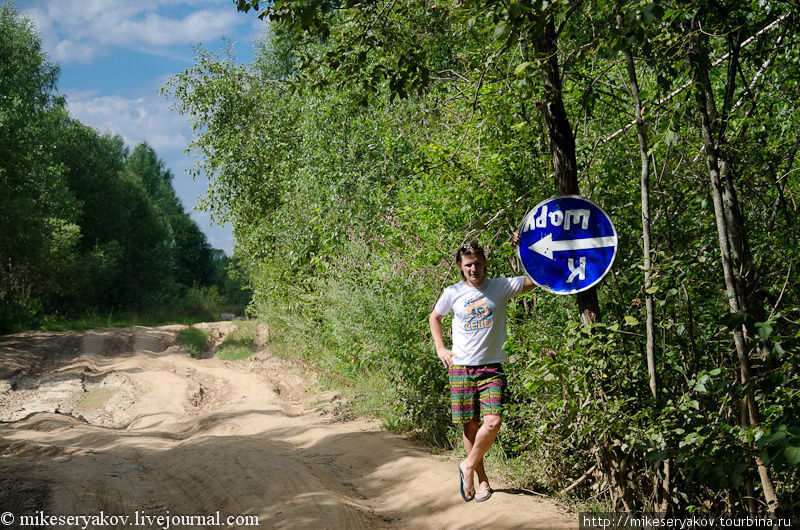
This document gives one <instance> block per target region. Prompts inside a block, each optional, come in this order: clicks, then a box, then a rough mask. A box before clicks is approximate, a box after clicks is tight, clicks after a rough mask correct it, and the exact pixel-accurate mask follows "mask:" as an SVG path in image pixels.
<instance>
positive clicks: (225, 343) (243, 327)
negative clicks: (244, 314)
mask: <svg viewBox="0 0 800 530" xmlns="http://www.w3.org/2000/svg"><path fill="white" fill-rule="evenodd" d="M257 331H258V323H257V322H256V321H255V320H247V321H245V320H239V321H237V322H236V329H234V330H233V331H231V332H230V333H228V334H227V335H226V336H225V338H224V339H223V340H222V343H221V344H220V345H219V348H217V357H219V358H220V359H222V360H225V361H243V360H245V359H247V358H249V357H250V356H251V355H252V354H253V351H254V347H255V343H256V334H257Z"/></svg>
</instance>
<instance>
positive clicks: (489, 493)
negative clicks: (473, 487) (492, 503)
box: [473, 487, 494, 502]
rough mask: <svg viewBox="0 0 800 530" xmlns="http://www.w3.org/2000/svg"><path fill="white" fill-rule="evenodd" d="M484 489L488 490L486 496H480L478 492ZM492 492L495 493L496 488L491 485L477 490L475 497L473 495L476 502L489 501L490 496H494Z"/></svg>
mask: <svg viewBox="0 0 800 530" xmlns="http://www.w3.org/2000/svg"><path fill="white" fill-rule="evenodd" d="M484 491H485V492H486V496H485V497H478V493H482V492H484ZM492 493H494V490H493V489H492V488H491V487H488V488H483V489H480V490H478V491H476V492H475V497H473V498H474V499H475V502H483V501H488V500H489V497H491V496H492Z"/></svg>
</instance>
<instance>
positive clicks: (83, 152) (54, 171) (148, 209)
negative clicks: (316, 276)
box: [0, 4, 246, 332]
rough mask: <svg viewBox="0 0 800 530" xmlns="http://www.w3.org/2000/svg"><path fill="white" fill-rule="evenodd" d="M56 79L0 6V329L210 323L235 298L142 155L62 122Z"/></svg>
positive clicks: (151, 157)
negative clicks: (140, 320)
mask: <svg viewBox="0 0 800 530" xmlns="http://www.w3.org/2000/svg"><path fill="white" fill-rule="evenodd" d="M58 74H59V69H58V65H56V64H52V63H51V62H49V61H48V59H47V57H46V54H45V53H44V52H43V50H42V46H41V41H40V39H39V36H38V35H37V34H36V31H35V29H34V28H33V27H32V24H31V22H30V21H29V20H27V19H25V18H23V17H21V16H20V14H19V13H18V12H17V11H16V9H15V8H14V7H13V5H12V4H4V5H3V6H0V186H1V187H2V190H3V200H2V203H1V204H0V263H2V272H0V332H8V331H15V330H20V329H31V328H36V327H41V326H52V325H58V323H59V322H65V321H69V320H70V319H75V318H80V317H84V316H86V315H101V314H111V313H114V312H115V311H116V312H131V311H133V312H136V313H141V314H152V315H156V316H158V317H159V318H165V317H166V318H176V317H177V316H178V315H180V316H182V317H188V318H199V319H204V320H207V319H215V320H216V319H218V318H219V311H220V310H221V308H222V307H223V306H224V305H226V304H227V305H231V304H234V305H235V304H236V303H240V304H241V303H246V294H245V295H243V293H242V291H241V289H240V286H239V285H238V284H237V282H236V281H235V280H232V279H230V278H229V277H228V273H227V268H228V267H229V266H230V265H232V262H231V260H230V258H228V257H227V256H225V255H224V253H223V252H222V251H221V250H217V249H214V248H211V246H210V245H209V243H208V241H207V240H206V236H205V235H204V234H203V233H202V232H201V231H200V229H199V227H198V226H197V224H196V223H195V222H194V221H193V220H192V219H191V217H189V215H188V213H187V212H186V211H185V210H184V207H183V205H182V204H181V202H180V199H179V198H178V197H177V196H176V194H175V190H174V188H173V186H172V179H173V175H172V172H171V171H170V170H169V169H168V168H166V167H165V165H164V162H163V161H162V160H161V159H159V157H158V155H157V154H156V152H155V151H154V150H153V148H152V147H151V146H149V145H148V144H146V143H141V144H139V145H137V146H135V147H134V148H133V149H130V148H129V147H128V146H126V145H125V144H124V142H123V140H122V138H121V137H119V136H117V135H112V134H108V133H100V132H98V131H97V130H95V129H93V128H91V127H89V126H86V125H84V124H82V123H81V122H80V121H78V120H76V119H74V118H72V117H70V116H69V113H68V111H67V108H66V102H65V100H64V98H63V97H62V96H59V95H58V92H57V88H56V83H57V80H58ZM243 296H244V297H245V300H244V302H242V298H243Z"/></svg>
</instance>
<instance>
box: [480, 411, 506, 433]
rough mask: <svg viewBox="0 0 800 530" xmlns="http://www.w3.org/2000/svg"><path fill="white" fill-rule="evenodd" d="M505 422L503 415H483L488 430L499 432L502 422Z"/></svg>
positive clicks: (484, 424)
mask: <svg viewBox="0 0 800 530" xmlns="http://www.w3.org/2000/svg"><path fill="white" fill-rule="evenodd" d="M501 423H503V418H502V417H501V416H496V415H494V414H487V415H486V416H484V417H483V426H484V428H485V429H486V430H488V431H493V432H497V431H499V430H500V424H501Z"/></svg>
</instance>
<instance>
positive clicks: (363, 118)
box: [164, 1, 800, 512]
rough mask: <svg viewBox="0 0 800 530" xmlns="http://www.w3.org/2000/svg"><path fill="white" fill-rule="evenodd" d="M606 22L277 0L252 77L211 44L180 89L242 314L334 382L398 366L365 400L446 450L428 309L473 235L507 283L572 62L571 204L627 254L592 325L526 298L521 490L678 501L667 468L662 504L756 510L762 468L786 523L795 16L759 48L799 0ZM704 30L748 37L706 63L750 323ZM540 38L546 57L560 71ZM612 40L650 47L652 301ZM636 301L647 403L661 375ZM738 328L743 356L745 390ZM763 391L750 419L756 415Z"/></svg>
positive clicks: (585, 14)
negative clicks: (610, 225)
mask: <svg viewBox="0 0 800 530" xmlns="http://www.w3.org/2000/svg"><path fill="white" fill-rule="evenodd" d="M237 4H238V6H237V7H239V8H240V9H242V10H247V9H255V10H259V6H258V3H257V2H238V3H237ZM327 7H330V9H328V8H327ZM614 7H615V5H614V4H609V3H602V2H601V3H596V2H594V3H588V4H587V3H583V4H580V3H579V4H575V3H574V2H573V3H567V2H548V3H536V2H532V3H531V2H482V1H474V2H473V1H469V2H458V3H453V2H428V3H424V4H421V3H418V2H407V1H401V2H392V3H388V4H387V3H362V2H333V3H331V2H310V3H309V2H304V3H295V2H282V1H276V2H270V3H269V4H262V6H261V9H262V11H261V14H262V15H264V14H266V13H269V16H270V19H271V20H272V21H273V22H271V23H270V24H271V26H270V31H269V33H268V34H266V35H265V37H264V39H265V40H263V41H262V42H261V43H259V44H258V55H257V58H256V60H255V61H254V64H253V65H252V66H251V67H247V66H243V65H239V64H237V63H236V61H235V59H234V58H233V57H232V56H230V55H229V56H225V57H218V56H214V55H212V54H210V53H208V52H205V51H203V50H198V55H197V59H196V62H195V64H194V65H193V66H192V67H191V68H189V69H187V70H186V71H185V72H183V73H181V74H179V75H178V76H176V77H175V78H174V79H172V80H171V81H170V83H169V84H168V85H167V86H166V87H165V88H164V91H165V92H166V93H167V94H168V95H170V96H171V97H172V98H173V99H174V100H175V104H176V108H177V109H178V110H179V111H180V112H182V113H183V114H184V115H186V116H187V117H189V119H190V120H192V126H193V128H194V130H195V131H196V133H197V134H198V136H197V140H196V141H195V142H194V143H193V145H192V147H193V148H194V149H195V150H196V151H197V153H198V154H199V155H201V157H202V162H201V164H200V165H199V166H198V168H197V171H198V172H205V173H207V174H209V175H214V179H213V182H212V185H211V189H210V190H209V193H208V200H207V202H206V207H208V208H210V209H211V210H212V213H213V214H214V215H215V216H218V217H219V218H221V219H225V220H230V221H231V222H232V223H233V226H234V230H235V234H236V237H237V242H238V248H237V253H238V254H237V256H236V260H237V264H238V266H239V267H240V270H241V271H242V274H243V276H244V277H245V278H246V279H247V282H248V285H249V287H250V288H251V289H252V292H253V304H252V310H253V311H254V312H255V313H256V314H257V315H259V316H260V317H263V318H265V319H266V321H267V322H268V323H269V325H270V327H271V329H272V330H275V332H276V333H277V334H278V336H279V337H280V338H281V339H280V340H281V341H284V342H285V343H286V344H291V345H292V349H293V350H295V351H296V352H297V354H298V355H301V356H303V357H304V358H305V359H306V360H308V361H310V362H316V363H318V364H319V365H320V367H321V368H323V369H324V370H326V371H328V372H331V373H334V374H338V375H340V376H343V377H347V378H348V379H350V380H366V381H371V380H374V379H375V378H376V377H381V375H382V374H386V375H385V376H384V377H385V379H386V380H387V381H389V382H390V384H391V391H390V392H386V391H385V389H386V387H385V386H379V387H378V388H380V389H382V390H380V391H379V393H380V395H381V396H383V398H382V399H383V400H384V401H383V404H382V406H381V405H376V404H375V403H374V401H373V402H372V405H371V407H372V408H377V409H381V410H382V411H384V412H383V413H384V418H385V421H386V423H387V425H389V426H391V427H393V428H402V429H405V430H408V431H411V432H414V433H415V434H417V435H418V436H420V437H422V438H424V439H426V440H428V441H430V442H432V443H435V444H438V445H444V446H446V445H448V444H449V443H450V442H451V440H453V437H454V436H453V434H454V433H453V431H452V428H451V426H450V424H449V418H448V409H447V391H446V384H447V383H446V375H445V372H444V370H443V368H442V367H441V364H440V363H439V361H438V359H437V358H436V356H435V354H434V352H433V348H432V345H431V343H430V337H429V331H428V326H427V315H428V313H429V312H430V309H431V308H432V306H433V302H434V301H435V299H436V297H437V296H438V295H439V294H440V293H441V291H442V289H443V287H444V286H445V285H447V284H449V283H452V282H454V281H457V278H458V276H457V273H456V270H455V267H454V265H453V254H452V252H453V250H452V249H454V248H457V246H458V245H459V244H461V243H462V242H464V241H468V240H471V239H477V240H478V241H479V242H481V243H482V244H483V245H484V246H485V247H486V248H487V251H488V254H489V262H490V263H489V271H488V272H489V274H490V275H508V274H510V273H512V272H516V271H518V268H517V263H516V260H515V258H514V251H513V249H512V248H511V246H510V245H509V244H508V243H507V239H508V236H509V235H510V233H511V232H512V231H513V230H514V229H515V228H516V226H517V223H518V222H519V220H520V219H521V218H522V217H523V215H524V214H525V212H526V211H527V210H528V209H529V208H530V207H532V205H534V204H536V203H537V202H538V201H539V200H541V199H543V198H546V197H548V196H550V195H552V193H553V190H554V189H555V186H554V182H553V180H552V178H551V176H550V175H551V174H552V171H553V169H552V161H553V155H552V152H551V149H552V145H551V136H550V135H549V134H548V131H546V130H545V128H544V127H543V124H542V119H541V115H540V110H542V109H541V108H540V107H541V106H542V105H541V102H542V101H545V100H546V98H545V96H552V94H550V95H548V94H545V93H544V88H543V87H542V86H541V81H540V80H541V75H542V68H543V66H545V65H546V64H550V63H548V62H551V61H555V62H556V63H557V65H558V66H559V67H560V70H559V79H560V81H561V83H562V87H561V94H560V96H561V97H563V100H564V105H565V108H566V112H567V114H568V116H569V117H570V121H571V124H572V127H573V129H574V131H575V141H576V149H577V152H578V165H579V167H578V171H579V179H580V187H581V190H582V192H583V195H585V196H587V197H589V198H591V199H593V200H595V201H596V202H598V203H599V204H601V205H603V207H604V208H605V209H606V210H607V211H608V212H609V213H610V214H611V217H612V218H613V219H614V221H615V225H616V228H617V230H618V232H619V236H620V247H619V250H618V254H617V258H616V263H615V266H614V269H613V271H612V274H611V275H609V277H608V278H607V279H606V280H605V281H604V282H603V284H602V285H601V286H600V289H599V293H598V294H599V298H600V303H601V307H602V308H603V313H604V316H603V319H602V322H601V323H599V324H596V325H594V326H593V327H591V328H587V327H584V326H582V325H580V324H578V323H577V322H576V317H575V304H574V300H573V299H572V298H570V297H555V296H552V295H549V294H546V293H543V292H541V291H539V292H532V293H530V294H527V295H524V296H523V297H521V298H519V299H516V300H514V301H513V302H512V303H511V305H510V306H509V311H508V319H509V327H508V329H509V338H508V342H507V344H506V348H507V351H508V354H509V356H510V358H511V360H512V362H511V363H509V365H508V368H507V372H508V374H509V381H510V401H511V402H510V404H509V406H508V409H507V414H506V422H505V423H506V428H505V429H504V430H503V432H502V433H501V435H500V437H499V438H498V442H497V443H498V447H499V448H500V449H501V451H502V456H503V458H504V459H505V461H506V462H508V463H509V464H510V465H511V466H512V467H515V468H517V469H524V470H526V472H525V473H523V474H519V475H518V476H517V480H519V482H520V485H525V486H534V487H536V488H537V489H541V490H546V491H549V492H552V493H554V494H558V492H560V491H562V490H564V489H565V488H567V487H568V486H570V485H571V484H573V483H575V480H576V478H578V477H581V476H584V475H585V473H586V472H587V471H589V470H591V469H592V468H593V467H594V471H593V472H592V473H590V474H589V475H587V476H588V477H589V478H588V479H587V480H584V481H582V482H578V483H576V486H575V487H574V488H573V489H572V490H571V495H573V496H576V497H577V498H579V499H582V500H584V501H588V500H590V499H591V500H592V501H591V502H598V501H597V499H600V500H601V501H603V502H608V503H609V504H611V505H614V507H620V506H622V507H623V508H625V509H626V510H631V509H634V510H635V509H642V510H644V509H653V510H659V509H661V507H662V504H661V503H660V502H658V500H657V499H658V497H659V496H660V495H662V492H659V490H658V488H657V484H659V483H663V479H664V475H663V473H664V471H663V470H664V464H665V463H666V462H669V463H670V465H671V466H672V467H671V469H672V472H671V481H670V490H669V492H668V494H667V495H666V498H665V499H663V501H664V502H665V503H666V505H667V506H668V508H669V509H672V510H689V509H691V510H694V509H703V510H710V511H712V512H713V511H718V512H722V511H739V510H746V509H747V504H748V499H747V496H748V493H747V486H746V484H747V483H748V482H752V483H753V484H754V487H755V488H756V490H759V491H757V493H758V494H760V489H761V483H760V480H761V478H760V477H759V476H757V474H756V473H755V472H754V465H753V462H754V460H755V459H756V457H759V458H760V459H761V460H762V461H763V462H765V463H766V465H767V466H768V467H769V471H770V473H771V474H772V476H773V480H774V483H775V485H776V490H777V494H778V497H779V499H780V501H781V503H782V506H784V507H785V508H786V509H788V510H793V509H794V510H796V509H797V506H798V503H800V498H798V496H797V492H798V491H800V488H798V484H799V483H798V480H799V477H800V475H798V461H800V452H799V451H800V450H798V447H800V443H799V441H800V438H799V433H800V428H798V422H797V418H798V417H799V416H798V412H800V392H798V389H800V377H799V376H798V374H797V371H796V369H795V367H796V365H797V361H798V359H797V356H798V349H797V346H798V339H800V332H798V322H800V309H798V308H800V300H799V298H800V292H799V291H798V288H797V286H798V285H800V282H799V281H798V280H800V278H799V277H798V267H797V263H798V258H799V257H800V256H799V255H798V249H797V245H795V244H794V240H795V239H796V232H797V207H796V204H795V202H796V201H794V199H793V197H796V196H797V194H798V193H800V187H798V182H800V181H798V179H797V178H796V175H797V164H798V163H800V160H798V159H797V157H796V154H797V151H798V148H797V147H798V145H800V144H799V143H798V139H797V134H796V129H797V127H796V125H797V123H798V118H800V114H798V111H799V110H800V109H799V108H798V106H797V103H796V102H797V101H800V94H798V87H800V85H798V83H797V81H796V80H797V76H798V74H800V60H799V58H800V55H798V52H797V49H798V48H797V46H796V44H797V43H798V38H799V37H798V34H797V32H796V28H795V27H794V26H793V25H792V23H791V22H790V19H783V22H781V23H780V24H778V25H776V26H774V27H773V28H772V29H770V30H768V31H763V32H760V30H761V29H762V28H764V27H765V26H766V25H767V23H769V22H772V21H774V20H777V19H778V17H783V16H784V15H786V14H787V10H788V9H789V8H788V7H787V6H786V5H784V4H782V3H778V2H766V3H765V2H760V3H758V5H755V4H754V5H753V6H751V5H749V4H741V3H739V4H737V3H735V2H722V3H721V4H720V3H716V4H714V5H711V4H708V3H706V2H683V3H674V2H672V3H666V4H653V3H647V2H645V3H636V2H634V3H630V2H623V3H621V4H619V15H620V17H619V19H618V18H617V12H616V11H615V8H614ZM693 20H694V21H699V22H700V23H701V26H702V27H703V28H704V32H703V33H702V40H703V45H704V46H706V47H707V50H708V52H709V54H708V55H707V57H706V59H708V58H711V57H721V56H723V55H724V54H726V53H727V52H729V51H730V50H731V46H732V45H733V44H735V43H737V42H738V43H740V44H741V43H743V42H745V39H746V38H748V37H754V41H753V44H751V45H747V46H746V47H742V48H741V49H739V50H738V51H737V53H736V54H731V55H728V56H727V59H726V60H725V61H722V62H720V63H719V64H716V65H713V64H712V63H711V61H710V60H708V61H706V63H708V64H705V63H704V68H706V69H707V70H708V71H709V72H710V73H711V76H710V81H709V83H710V86H706V87H704V90H707V91H709V92H711V93H713V95H714V96H715V101H719V102H720V104H719V109H717V111H716V112H717V113H718V115H719V116H722V117H721V118H720V119H719V120H717V121H715V123H714V124H713V130H714V131H715V134H717V133H720V132H726V133H727V135H726V136H725V138H726V142H725V145H724V146H722V148H724V151H723V152H724V154H725V155H726V156H727V157H728V158H727V161H728V163H730V164H731V167H734V168H735V171H734V172H733V176H732V179H733V180H734V182H733V189H735V190H736V191H738V194H739V195H738V200H739V202H740V203H741V213H742V215H743V220H742V223H741V226H743V227H746V232H747V234H746V240H747V242H748V245H749V246H748V249H747V251H748V252H749V254H750V259H741V263H745V262H746V263H747V264H749V265H748V267H752V269H753V270H752V271H746V270H744V268H743V269H742V270H741V271H739V272H737V274H742V275H745V274H750V276H748V278H751V279H752V278H754V277H755V278H757V281H754V283H751V284H749V285H751V286H753V289H754V290H755V291H757V292H756V293H754V294H753V295H752V296H755V297H757V298H759V300H760V305H761V307H760V308H758V307H756V308H754V309H749V310H747V311H741V312H739V313H736V312H731V310H730V306H729V303H728V298H727V297H728V295H727V293H726V291H725V284H724V280H723V272H722V269H721V267H720V250H719V249H720V243H719V238H718V235H717V224H716V219H715V211H714V207H713V204H712V201H711V200H710V199H711V194H710V188H709V172H708V166H707V165H706V161H705V159H704V156H705V154H704V153H702V152H701V150H700V148H699V147H698V146H702V145H703V138H702V135H701V133H700V131H699V129H698V128H697V125H696V124H697V123H698V115H697V111H698V107H697V103H696V101H695V100H694V99H693V98H692V97H691V95H692V93H693V92H692V90H693V85H692V83H691V73H692V69H693V68H695V69H696V66H697V63H696V62H695V63H692V61H690V60H689V51H688V48H687V46H686V45H687V42H688V40H687V34H688V32H690V28H691V27H692V26H691V23H692V21H693ZM276 21H278V22H276ZM551 21H552V22H553V26H554V27H555V28H556V29H557V30H558V33H557V39H558V40H557V43H556V44H557V47H556V50H557V53H555V54H552V53H546V54H544V55H543V54H542V50H541V49H540V48H541V45H542V42H541V39H542V38H543V32H544V30H545V28H547V27H548V24H549V23H550V22H551ZM759 32H760V33H759ZM779 39H780V40H779ZM623 49H631V50H632V51H633V53H634V56H635V57H648V60H647V61H644V60H638V59H637V60H636V74H637V76H638V82H639V85H640V97H641V98H642V99H643V100H644V105H645V107H644V108H645V113H644V115H645V120H646V122H645V127H646V128H647V130H648V135H649V138H651V139H652V141H651V145H649V146H648V150H649V153H648V156H649V157H651V160H652V162H653V167H654V171H653V174H652V175H651V183H650V186H651V188H652V191H651V195H650V202H651V219H650V223H651V232H652V238H651V239H652V242H653V245H652V247H653V248H652V261H653V264H652V269H651V271H650V272H651V275H652V279H653V282H652V286H650V287H648V288H647V289H645V286H644V281H643V271H642V268H643V257H642V250H641V243H640V240H641V234H642V217H641V209H640V206H639V204H640V201H641V189H639V186H638V183H639V174H640V163H641V160H640V157H639V151H638V142H637V138H636V137H635V134H634V133H635V130H634V129H632V128H631V127H630V126H629V124H631V121H632V119H633V110H632V104H631V103H630V101H631V100H630V95H629V92H628V90H627V86H628V78H627V75H626V72H625V71H624V70H625V69H624V67H622V66H621V65H624V62H622V55H621V51H622V50H623ZM693 57H695V58H698V56H696V55H695V56H693ZM700 59H702V58H700ZM698 60H699V59H698ZM728 72H730V73H731V75H728ZM730 78H734V79H743V80H744V82H742V81H740V82H739V83H738V84H736V85H730V84H726V82H727V80H728V79H730ZM727 86H730V87H731V88H729V89H728V88H726V87H727ZM396 96H400V97H399V98H398V97H396ZM544 110H546V109H544ZM793 201H794V202H793ZM729 202H732V200H730V198H729ZM731 239H733V237H732V238H731ZM745 268H746V267H745ZM750 281H752V280H750ZM756 287H757V288H756ZM646 295H652V296H653V298H654V306H655V323H654V326H655V336H656V344H655V348H656V352H655V353H656V364H657V373H658V388H659V393H658V397H657V398H653V397H652V396H651V394H650V390H649V385H648V377H647V365H646V360H645V334H646V329H645V325H646V322H647V315H646V313H645V302H644V300H645V296H646ZM757 309H760V310H761V313H763V314H759V311H757ZM732 329H741V330H742V331H743V332H744V333H745V335H746V338H747V340H748V341H751V342H750V344H751V345H752V346H753V347H752V348H751V351H750V353H749V354H750V356H751V359H750V361H751V365H752V366H751V368H752V373H753V377H752V378H751V379H750V381H749V382H748V383H747V385H742V384H741V380H740V375H739V374H740V370H739V361H738V359H737V356H736V354H735V348H734V344H733V338H732V334H731V330H732ZM751 391H752V393H753V396H754V398H755V401H756V403H757V405H758V408H759V411H760V413H761V418H760V422H759V424H758V425H751V424H748V423H749V422H748V423H745V424H743V422H742V421H741V418H742V414H741V413H742V408H741V406H742V405H741V403H742V400H743V398H744V397H745V396H746V395H747V394H748V392H751ZM595 466H596V467H595Z"/></svg>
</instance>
